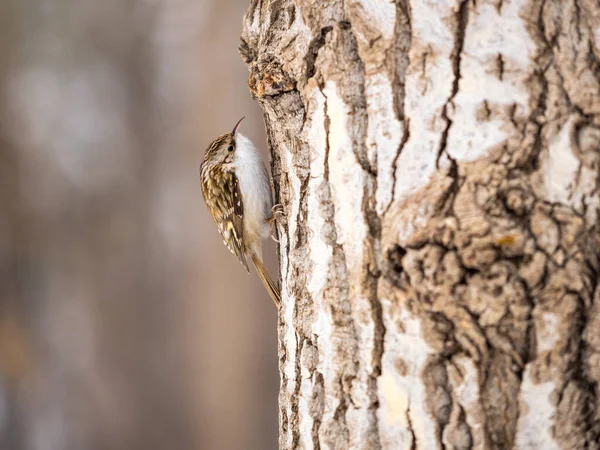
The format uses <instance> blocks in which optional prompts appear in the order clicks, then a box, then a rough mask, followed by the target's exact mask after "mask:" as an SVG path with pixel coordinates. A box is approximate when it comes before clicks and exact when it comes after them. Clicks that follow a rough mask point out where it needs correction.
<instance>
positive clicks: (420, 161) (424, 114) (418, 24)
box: [395, 0, 458, 201]
mask: <svg viewBox="0 0 600 450" xmlns="http://www.w3.org/2000/svg"><path fill="white" fill-rule="evenodd" d="M457 9H458V5H457V2H456V1H452V2H439V1H433V0H429V1H412V2H411V12H412V15H411V17H412V23H411V25H412V45H411V49H410V53H409V58H410V61H411V63H410V65H409V67H408V70H407V73H406V98H405V103H404V109H405V114H406V117H410V135H411V138H410V139H409V140H408V142H407V143H406V145H405V147H404V149H403V150H402V153H401V155H400V157H399V158H398V161H397V164H396V168H395V170H396V179H397V180H402V182H401V183H396V187H395V194H396V195H395V201H401V200H402V199H403V198H404V197H405V196H407V195H409V194H410V193H411V192H413V191H415V190H417V189H418V188H420V187H422V186H425V185H426V184H427V183H428V182H429V180H430V178H431V175H432V174H433V172H434V171H435V164H436V158H437V154H438V150H439V147H440V140H441V136H442V133H443V131H444V129H445V127H446V121H445V120H444V119H443V118H442V110H443V107H444V104H445V103H446V100H447V99H448V97H449V96H450V94H451V92H452V81H453V78H454V73H453V70H452V61H451V55H452V50H453V45H454V35H453V32H452V30H450V29H449V28H448V26H447V25H446V23H448V22H449V21H451V20H453V19H452V16H454V14H455V11H456V10H457ZM424 58H426V70H425V71H424V70H423V66H424V64H423V59H424Z"/></svg>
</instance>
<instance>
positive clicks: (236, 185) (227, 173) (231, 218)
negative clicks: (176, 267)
mask: <svg viewBox="0 0 600 450" xmlns="http://www.w3.org/2000/svg"><path fill="white" fill-rule="evenodd" d="M244 118H245V117H242V118H241V119H240V120H239V121H238V122H237V123H236V124H235V126H234V127H233V131H231V133H227V134H223V135H221V136H219V137H218V138H216V139H215V140H214V141H212V142H211V143H210V145H209V146H208V148H207V149H206V151H205V152H204V159H203V161H202V163H201V164H200V181H201V185H202V196H203V197H204V202H205V203H206V206H207V208H208V212H209V213H210V215H211V216H212V218H213V219H214V221H215V223H216V225H217V228H218V230H219V232H220V233H221V236H222V238H223V244H225V246H226V247H227V248H229V250H230V251H231V252H232V253H233V254H235V255H236V256H237V257H238V259H239V261H240V262H241V263H242V265H243V266H244V268H245V269H246V271H247V272H248V273H250V270H249V268H248V261H247V260H248V259H250V260H251V261H252V263H253V264H254V267H255V268H256V272H257V273H258V276H259V277H260V279H261V281H262V283H263V285H264V286H265V289H266V290H267V292H268V293H269V295H270V297H271V299H272V300H273V303H275V306H276V307H277V309H279V307H280V305H281V292H280V290H279V287H278V286H277V284H276V283H275V281H274V280H273V279H272V278H271V276H270V275H269V273H268V272H267V269H266V268H265V266H264V264H263V259H262V241H263V240H264V239H267V238H268V237H269V236H270V235H271V236H272V233H271V230H272V227H273V224H274V221H275V219H276V217H277V216H278V213H280V212H281V209H282V207H281V205H275V206H273V198H272V196H271V185H270V183H269V174H268V172H267V168H266V167H265V164H264V162H263V160H262V158H261V157H260V154H259V153H258V150H257V149H256V147H255V146H254V144H253V143H252V141H251V140H250V139H248V138H247V137H246V136H244V135H243V134H241V133H239V132H238V129H239V127H240V124H241V123H242V120H244ZM274 239H275V238H274Z"/></svg>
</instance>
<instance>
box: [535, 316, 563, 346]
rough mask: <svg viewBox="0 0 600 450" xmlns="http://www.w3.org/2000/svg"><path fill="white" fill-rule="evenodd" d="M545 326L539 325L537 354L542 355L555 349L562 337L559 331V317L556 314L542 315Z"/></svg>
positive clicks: (537, 329) (537, 330) (537, 328)
mask: <svg viewBox="0 0 600 450" xmlns="http://www.w3.org/2000/svg"><path fill="white" fill-rule="evenodd" d="M542 323H543V326H540V325H537V327H536V332H537V352H538V354H540V355H541V354H542V353H545V352H548V351H550V350H552V349H553V348H554V345H555V344H556V343H557V342H558V339H559V337H560V334H559V330H558V317H556V315H555V314H551V313H543V314H542Z"/></svg>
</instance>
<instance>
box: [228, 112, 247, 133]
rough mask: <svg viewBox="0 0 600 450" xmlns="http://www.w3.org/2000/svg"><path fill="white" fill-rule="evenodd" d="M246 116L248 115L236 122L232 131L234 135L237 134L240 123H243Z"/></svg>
mask: <svg viewBox="0 0 600 450" xmlns="http://www.w3.org/2000/svg"><path fill="white" fill-rule="evenodd" d="M245 118H246V116H244V117H242V118H241V119H240V120H238V123H236V124H235V127H233V131H232V132H231V134H232V135H234V136H235V135H236V133H237V130H238V128H239V127H240V123H242V120H244V119H245Z"/></svg>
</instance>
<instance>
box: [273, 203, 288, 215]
mask: <svg viewBox="0 0 600 450" xmlns="http://www.w3.org/2000/svg"><path fill="white" fill-rule="evenodd" d="M284 211H285V209H284V208H283V205H282V204H281V203H277V204H276V205H273V207H272V208H271V212H272V213H273V216H275V218H277V216H278V215H280V216H282V215H283V213H284Z"/></svg>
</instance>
